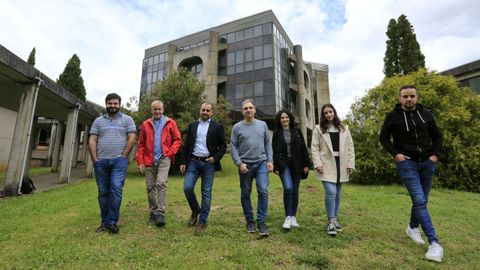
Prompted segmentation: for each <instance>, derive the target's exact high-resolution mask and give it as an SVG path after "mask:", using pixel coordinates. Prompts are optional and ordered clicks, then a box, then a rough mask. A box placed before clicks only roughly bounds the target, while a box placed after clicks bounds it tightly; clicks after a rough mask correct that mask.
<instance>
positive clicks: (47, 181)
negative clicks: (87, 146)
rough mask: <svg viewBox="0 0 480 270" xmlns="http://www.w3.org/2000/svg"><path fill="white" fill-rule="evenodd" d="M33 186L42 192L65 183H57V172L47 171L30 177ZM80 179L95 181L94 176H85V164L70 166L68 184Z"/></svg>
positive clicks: (62, 185) (1, 187) (0, 187)
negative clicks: (75, 166)
mask: <svg viewBox="0 0 480 270" xmlns="http://www.w3.org/2000/svg"><path fill="white" fill-rule="evenodd" d="M31 179H32V181H33V184H34V185H35V188H36V189H37V190H36V191H34V193H35V192H43V191H48V190H51V189H56V188H61V187H64V186H65V185H68V183H67V184H59V183H58V172H55V173H47V174H42V175H38V176H35V177H31ZM81 181H95V178H87V173H86V166H85V165H82V166H80V165H79V166H77V168H72V172H71V174H70V184H73V183H77V182H81ZM0 189H2V191H0V193H3V184H0Z"/></svg>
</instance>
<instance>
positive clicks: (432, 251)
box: [425, 242, 443, 262]
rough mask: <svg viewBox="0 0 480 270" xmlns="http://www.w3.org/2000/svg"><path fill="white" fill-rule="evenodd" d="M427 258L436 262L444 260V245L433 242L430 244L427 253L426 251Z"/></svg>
mask: <svg viewBox="0 0 480 270" xmlns="http://www.w3.org/2000/svg"><path fill="white" fill-rule="evenodd" d="M425 258H427V260H430V261H435V262H442V258H443V248H442V246H441V245H440V244H439V243H437V242H433V243H432V244H430V246H429V247H428V251H427V253H425Z"/></svg>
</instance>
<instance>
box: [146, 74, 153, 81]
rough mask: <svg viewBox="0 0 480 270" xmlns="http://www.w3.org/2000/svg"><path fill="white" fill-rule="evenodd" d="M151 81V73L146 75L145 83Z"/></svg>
mask: <svg viewBox="0 0 480 270" xmlns="http://www.w3.org/2000/svg"><path fill="white" fill-rule="evenodd" d="M151 81H152V73H147V82H148V83H150V82H151Z"/></svg>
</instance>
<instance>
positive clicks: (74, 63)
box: [57, 54, 87, 100]
mask: <svg viewBox="0 0 480 270" xmlns="http://www.w3.org/2000/svg"><path fill="white" fill-rule="evenodd" d="M57 83H58V84H60V85H61V86H63V87H64V88H65V89H67V90H68V91H70V92H72V93H73V94H74V95H75V96H77V97H78V98H80V99H81V100H85V99H86V95H87V93H86V90H85V86H84V84H83V78H82V69H80V58H78V56H77V55H76V54H74V55H73V56H72V58H70V60H68V63H67V65H66V66H65V69H64V70H63V73H62V74H60V77H59V78H58V79H57Z"/></svg>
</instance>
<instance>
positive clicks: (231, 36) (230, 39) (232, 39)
mask: <svg viewBox="0 0 480 270" xmlns="http://www.w3.org/2000/svg"><path fill="white" fill-rule="evenodd" d="M233 42H235V33H230V34H228V35H227V43H233Z"/></svg>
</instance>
